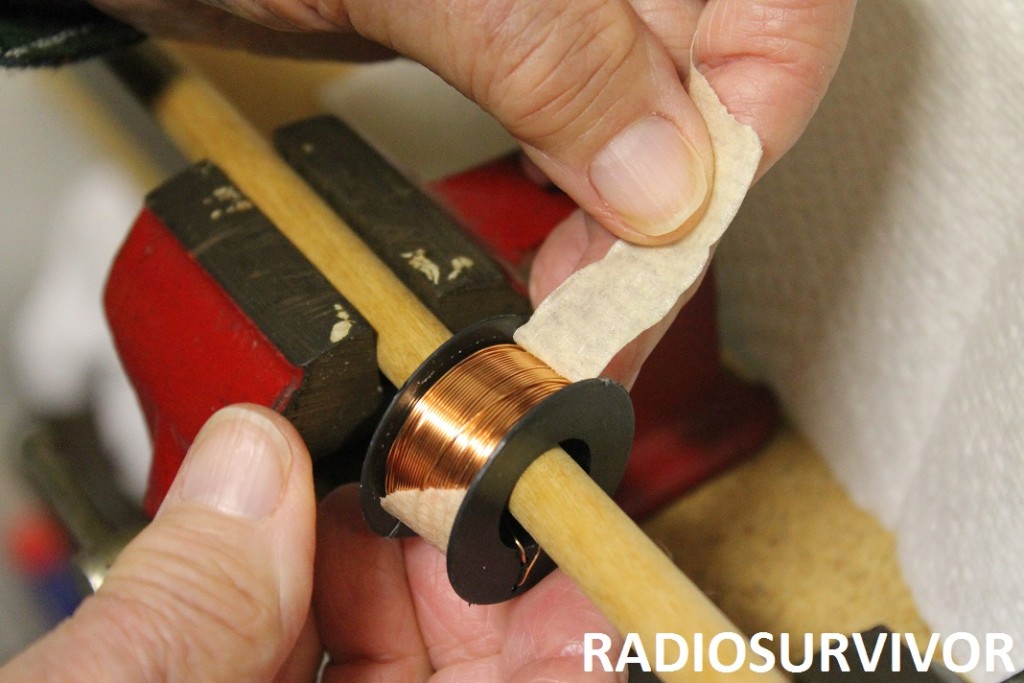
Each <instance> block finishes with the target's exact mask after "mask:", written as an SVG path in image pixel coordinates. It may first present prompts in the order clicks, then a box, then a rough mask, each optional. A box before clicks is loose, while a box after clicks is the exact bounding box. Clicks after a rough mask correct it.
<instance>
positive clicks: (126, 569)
mask: <svg viewBox="0 0 1024 683" xmlns="http://www.w3.org/2000/svg"><path fill="white" fill-rule="evenodd" d="M314 522H315V504H314V497H313V489H312V477H311V470H310V464H309V458H308V455H307V454H306V450H305V447H304V446H303V444H302V441H301V440H300V438H299V437H298V435H297V434H296V433H295V431H294V430H293V429H292V428H291V427H290V425H288V423H287V422H286V421H285V420H284V419H283V418H281V417H280V416H278V415H276V414H274V413H272V412H271V411H269V410H266V409H262V408H255V407H240V406H239V407H230V408H226V409H224V410H221V411H220V412H218V413H217V414H216V415H214V416H213V417H212V418H211V419H210V421H209V422H208V423H207V424H206V426H205V427H204V428H203V429H202V431H200V433H199V435H198V436H197V437H196V441H195V443H194V444H193V446H192V448H191V450H190V451H189V454H188V457H187V458H186V459H185V462H184V463H183V465H182V468H181V471H180V472H179V474H178V477H177V479H176V480H175V482H174V485H173V486H172V487H171V490H170V492H169V493H168V495H167V498H166V500H165V501H164V504H163V506H162V507H161V509H160V511H159V513H158V514H157V516H156V519H155V520H154V521H153V523H152V524H150V526H149V527H148V528H146V529H145V530H144V531H143V532H142V533H141V534H139V536H138V537H137V538H136V539H135V540H133V541H132V543H130V544H129V545H128V546H127V547H126V548H125V549H124V551H123V552H122V553H121V555H120V557H119V558H118V560H117V562H116V563H115V564H114V566H113V567H112V568H111V570H110V572H109V573H108V575H107V578H106V580H105V582H104V584H103V586H102V588H100V590H99V591H98V592H97V593H96V594H95V595H94V596H92V597H90V598H89V599H87V600H86V601H85V602H84V603H83V604H82V606H81V607H80V608H79V610H78V611H77V612H76V613H75V615H74V616H73V617H72V618H71V619H69V620H68V621H66V622H65V623H64V624H62V625H61V626H60V627H59V628H58V629H56V630H55V631H54V632H53V633H51V634H50V635H49V636H47V638H45V639H43V640H42V641H40V642H39V643H37V644H36V645H34V646H33V647H32V648H31V649H29V650H28V651H26V652H25V653H24V654H22V655H21V656H20V657H19V658H18V659H16V660H14V661H13V662H12V663H11V664H10V665H9V666H8V667H6V668H5V669H3V670H2V672H0V680H5V679H6V676H8V675H10V679H9V680H12V681H13V680H66V681H100V680H108V681H149V680H160V681H196V680H203V681H254V680H271V679H273V678H274V677H275V676H276V675H277V673H278V671H279V670H280V669H281V668H282V666H283V665H284V664H285V662H286V660H287V658H288V656H289V653H290V652H291V651H292V648H293V646H294V644H295V642H296V639H297V638H298V635H299V632H300V630H301V629H302V626H303V623H304V622H305V620H306V616H307V613H308V610H309V601H310V592H311V584H312V571H313V570H312V561H313V546H314V541H313V527H314Z"/></svg>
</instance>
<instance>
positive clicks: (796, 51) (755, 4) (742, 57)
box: [693, 0, 856, 174]
mask: <svg viewBox="0 0 1024 683" xmlns="http://www.w3.org/2000/svg"><path fill="white" fill-rule="evenodd" d="M855 5H856V0H756V1H749V2H747V1H745V2H737V1H735V0H711V1H710V2H709V3H708V5H707V9H706V10H705V11H704V14H703V15H701V19H700V23H699V25H698V27H697V32H696V35H695V37H694V45H693V55H694V56H693V58H694V60H695V61H696V63H697V65H698V68H699V69H700V70H701V72H702V73H704V75H705V76H707V79H708V82H709V83H710V84H711V86H712V87H713V88H714V90H715V92H716V93H717V94H718V97H719V98H720V99H721V100H722V102H723V104H725V106H726V108H727V109H728V110H729V111H730V113H732V114H733V116H735V117H736V118H737V119H739V120H740V121H742V122H744V123H747V124H749V125H751V126H753V128H754V130H756V131H757V133H758V135H759V136H760V138H761V142H762V144H763V145H764V155H763V157H762V159H761V166H760V168H759V174H763V173H764V171H766V170H767V169H768V168H770V167H771V165H772V164H774V163H775V162H776V161H777V160H778V159H779V157H781V156H782V155H783V154H785V152H786V151H787V150H789V148H790V147H791V146H792V145H793V143H794V142H796V140H797V138H798V137H799V136H800V134H801V133H803V131H804V129H805V128H806V126H807V123H808V121H810V118H811V116H812V115H813V114H814V111H815V110H816V109H817V107H818V103H819V102H820V101H821V98H822V97H823V96H824V94H825V91H826V89H827V88H828V85H829V83H830V82H831V80H832V76H833V74H834V73H835V70H836V68H837V67H838V65H839V60H840V58H841V57H842V54H843V51H844V50H845V48H846V41H847V38H848V36H849V32H850V26H851V24H852V21H853V11H854V6H855Z"/></svg>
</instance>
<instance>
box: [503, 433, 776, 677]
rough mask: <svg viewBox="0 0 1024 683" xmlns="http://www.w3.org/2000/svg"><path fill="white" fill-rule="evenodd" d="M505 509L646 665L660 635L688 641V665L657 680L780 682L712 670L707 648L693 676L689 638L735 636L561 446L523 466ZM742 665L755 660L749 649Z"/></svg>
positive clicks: (728, 657)
mask: <svg viewBox="0 0 1024 683" xmlns="http://www.w3.org/2000/svg"><path fill="white" fill-rule="evenodd" d="M566 501H571V504H569V505H567V504H566ZM509 510H510V511H511V513H512V515H513V516H514V517H515V518H516V519H517V520H518V521H519V523H520V524H522V525H523V528H525V529H526V530H527V531H529V532H530V535H531V536H533V538H534V540H536V541H537V542H538V543H539V544H540V546H541V548H543V549H544V551H545V552H547V553H548V554H549V555H550V556H551V558H552V559H553V560H554V561H555V562H556V563H557V564H558V566H559V567H560V568H561V569H562V571H564V572H565V573H566V574H568V575H569V576H571V577H572V578H573V580H574V581H575V582H576V584H577V585H578V586H579V587H580V589H582V590H583V592H584V593H585V594H586V595H587V597H589V598H590V599H591V600H592V601H593V602H594V604H596V605H598V607H600V609H601V611H602V612H603V613H604V615H605V616H606V617H608V620H609V621H611V622H612V624H613V625H614V626H615V627H616V628H617V629H618V630H619V632H620V633H636V634H638V636H639V639H640V642H641V643H642V644H643V647H644V651H645V654H646V656H647V657H648V658H649V660H650V661H651V662H652V665H653V662H654V658H655V647H656V637H657V634H658V633H675V634H678V635H680V636H682V637H683V638H684V639H685V640H686V642H687V643H688V645H689V647H690V648H691V649H690V652H689V660H688V662H687V664H686V666H684V667H683V668H682V669H680V670H679V671H675V672H664V673H661V674H659V677H660V678H661V679H662V680H663V681H666V682H675V681H689V682H692V681H696V680H701V681H718V680H723V679H725V678H728V679H729V680H730V681H744V680H751V679H757V680H758V681H783V680H785V679H784V678H783V677H782V675H781V674H779V673H777V672H775V671H771V672H769V673H767V674H755V673H753V672H751V671H750V669H749V668H748V667H747V666H746V665H745V666H744V667H743V668H741V669H739V670H738V671H736V672H735V673H731V674H727V673H720V672H717V671H715V670H714V668H713V667H712V665H711V663H710V662H709V661H708V654H707V652H706V651H705V652H704V653H703V671H702V672H696V671H694V669H693V661H694V652H693V647H694V642H695V640H694V638H693V635H694V634H695V633H700V634H702V637H703V643H704V646H705V648H706V647H707V645H708V643H709V641H710V640H711V638H713V637H714V636H715V635H717V634H719V633H725V632H729V633H735V634H737V635H741V634H740V631H739V630H738V629H737V627H736V626H734V625H733V624H732V623H731V622H730V621H729V619H728V618H727V617H726V616H725V615H724V614H722V612H721V611H720V610H719V609H718V607H716V606H715V605H714V604H712V602H711V601H710V600H709V599H708V598H707V597H706V596H705V595H704V594H703V593H702V592H701V591H700V589H699V588H697V587H696V586H695V585H694V584H693V583H692V582H691V581H690V580H689V579H688V578H687V577H686V576H685V575H683V573H682V572H681V571H679V569H678V568H677V567H676V565H675V564H673V562H672V561H671V560H670V559H669V558H668V556H667V555H666V554H665V553H664V552H663V551H662V550H661V549H660V548H659V547H658V546H657V545H655V544H654V542H653V541H652V540H651V539H650V538H649V537H648V536H647V535H646V534H644V532H643V531H641V530H640V529H639V528H638V527H637V526H636V524H634V523H633V521H632V520H631V519H630V518H629V517H628V516H627V515H626V513H624V512H623V511H622V510H621V509H620V508H619V507H618V506H617V505H616V504H615V503H614V502H612V500H611V499H610V498H608V496H607V495H605V493H604V491H602V490H601V488H600V487H599V486H598V485H597V484H595V483H594V482H593V480H591V479H590V477H588V476H587V474H586V473H585V472H584V471H583V470H582V469H581V468H580V467H579V465H577V464H576V462H575V461H573V459H572V458H570V457H569V456H568V455H567V454H566V452H565V451H563V450H562V449H560V448H555V449H553V450H550V451H548V452H546V453H544V454H543V455H542V456H540V457H539V458H538V459H537V460H536V461H534V463H533V464H532V465H530V467H529V468H527V470H526V472H524V473H523V475H522V477H520V479H519V482H518V483H517V484H516V487H515V489H514V490H513V491H512V498H511V500H510V501H509ZM556 510H557V514H552V513H553V512H554V511H556ZM730 648H731V646H730V645H728V644H727V645H725V646H723V648H722V650H721V661H722V662H723V664H725V666H726V667H728V666H729V665H730V664H731V663H732V662H733V661H734V659H735V658H734V657H733V654H734V653H735V650H732V649H730ZM677 652H678V650H677V649H676V648H675V646H674V645H671V644H670V645H669V646H668V647H667V648H666V658H667V660H668V662H670V663H671V662H673V661H674V660H675V657H676V653H677ZM746 661H747V662H748V663H749V662H750V661H753V662H754V663H759V662H760V660H759V658H757V657H756V656H752V655H751V654H750V653H749V652H747V653H746Z"/></svg>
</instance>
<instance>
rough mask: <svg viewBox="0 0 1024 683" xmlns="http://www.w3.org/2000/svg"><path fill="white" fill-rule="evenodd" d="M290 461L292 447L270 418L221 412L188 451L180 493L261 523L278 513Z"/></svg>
mask: <svg viewBox="0 0 1024 683" xmlns="http://www.w3.org/2000/svg"><path fill="white" fill-rule="evenodd" d="M291 462H292V452H291V447H290V446H289V445H288V441H287V439H285V437H284V435H283V434H281V432H280V431H278V429H277V427H275V426H274V424H273V423H272V422H271V421H270V420H268V419H267V418H266V417H264V416H262V415H260V414H259V413H258V412H256V411H254V410H250V409H247V408H240V407H236V406H232V407H229V408H225V409H223V410H221V411H219V412H217V413H216V414H215V415H214V416H213V417H211V418H210V420H209V421H208V422H207V423H206V425H205V426H204V427H203V428H202V429H201V430H200V432H199V435H198V436H197V437H196V440H195V442H194V443H193V444H192V448H191V449H189V452H188V457H187V458H185V462H184V464H183V466H182V468H183V470H184V471H183V474H182V476H183V477H184V478H183V481H182V484H181V494H180V495H181V498H182V499H183V500H185V501H188V502H192V503H198V504H200V505H205V506H207V507H210V508H213V509H215V510H219V511H221V512H225V513H227V514H230V515H236V516H238V517H244V518H248V519H252V520H260V519H264V518H266V517H268V516H270V515H271V514H272V513H273V512H274V510H276V509H277V505H278V503H279V502H280V500H281V496H282V493H283V491H284V485H285V482H286V481H287V479H288V472H289V470H290V469H291Z"/></svg>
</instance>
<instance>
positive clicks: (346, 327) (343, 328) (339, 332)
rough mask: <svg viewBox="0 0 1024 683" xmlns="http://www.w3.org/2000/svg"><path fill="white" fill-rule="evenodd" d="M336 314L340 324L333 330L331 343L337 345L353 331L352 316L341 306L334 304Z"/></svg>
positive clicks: (335, 324) (335, 325)
mask: <svg viewBox="0 0 1024 683" xmlns="http://www.w3.org/2000/svg"><path fill="white" fill-rule="evenodd" d="M334 312H335V313H336V314H337V316H338V322H336V323H334V326H333V327H332V328H331V343H332V344H337V343H338V342H340V341H341V340H342V339H344V338H345V337H347V336H348V333H349V332H351V331H352V316H351V315H349V312H348V311H346V310H345V309H344V308H343V307H342V305H341V304H334Z"/></svg>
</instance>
